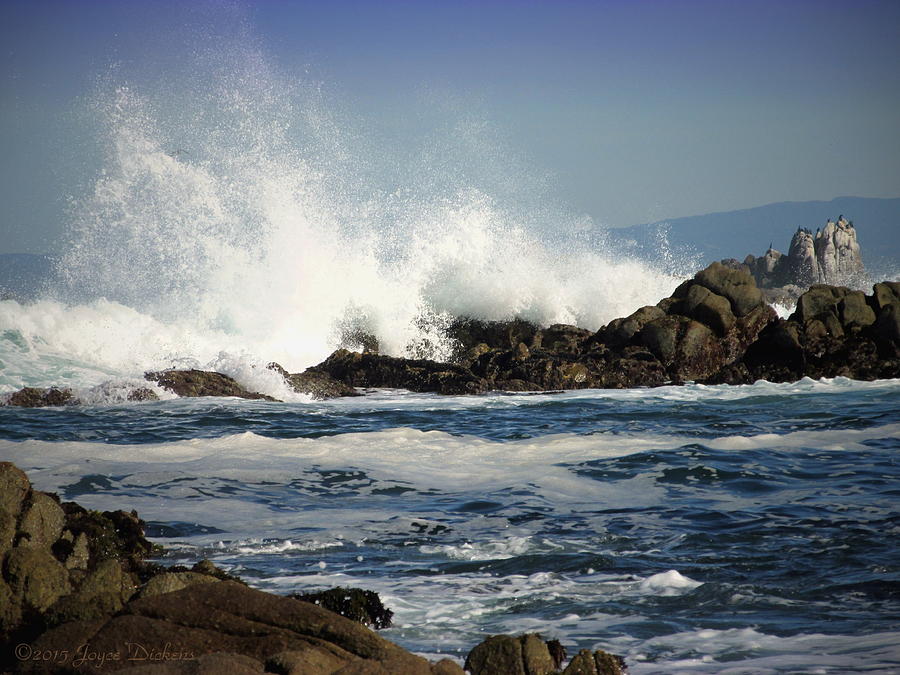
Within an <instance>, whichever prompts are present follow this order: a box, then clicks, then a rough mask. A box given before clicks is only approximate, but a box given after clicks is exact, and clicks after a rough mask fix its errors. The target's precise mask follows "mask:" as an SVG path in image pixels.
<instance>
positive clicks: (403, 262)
mask: <svg viewBox="0 0 900 675" xmlns="http://www.w3.org/2000/svg"><path fill="white" fill-rule="evenodd" d="M251 44H252V42H251ZM213 54H214V55H213ZM166 75H167V77H166V79H165V82H164V84H163V83H153V82H149V83H148V82H142V83H141V84H133V83H128V82H127V81H124V80H126V79H127V78H124V77H122V76H121V74H120V73H118V72H115V71H114V72H113V73H112V74H111V75H110V76H109V77H107V78H104V80H103V83H102V84H101V85H100V86H99V87H98V92H97V93H96V95H95V96H94V97H93V99H92V103H91V113H92V115H94V116H95V118H96V120H97V128H98V140H99V142H100V143H101V144H102V145H103V147H104V151H105V164H104V168H103V170H102V172H101V173H100V175H99V176H98V177H97V179H96V181H95V182H94V184H93V186H92V188H91V189H90V190H89V191H88V192H87V194H85V195H82V196H80V197H77V198H76V199H75V200H74V207H73V213H72V226H71V228H70V231H69V236H68V239H69V241H68V244H67V247H66V253H65V254H64V255H63V256H61V259H60V261H59V265H58V272H59V276H60V279H61V280H62V285H61V288H60V289H59V290H58V293H57V300H58V301H59V302H60V303H62V304H61V305H60V307H59V308H57V309H55V310H54V311H55V312H57V313H63V314H66V312H68V315H67V316H66V317H65V318H63V319H61V322H60V323H61V324H66V327H65V331H64V332H65V333H66V335H67V336H68V337H67V339H66V341H65V346H64V347H62V346H60V348H61V349H62V348H64V349H67V350H68V351H69V352H70V353H73V354H77V355H79V357H80V358H85V359H88V360H89V361H90V362H92V363H96V364H98V365H101V366H103V367H104V368H112V369H114V370H115V369H119V368H122V369H124V370H127V371H129V373H133V372H136V371H137V370H139V369H140V368H155V367H166V366H171V365H178V364H181V363H185V362H190V363H192V364H196V365H200V366H201V367H202V366H203V365H209V364H211V363H214V362H218V363H221V362H223V361H228V360H229V359H228V358H223V357H222V353H223V352H225V353H226V354H230V355H238V356H239V358H243V359H244V360H245V361H246V362H248V363H253V364H256V363H262V362H265V361H269V360H277V361H279V362H281V363H282V364H283V365H285V366H286V367H287V368H289V369H291V370H299V369H301V368H303V367H306V366H309V365H312V364H313V363H316V362H318V361H319V360H321V359H322V358H324V357H325V356H327V354H328V353H329V352H330V351H331V350H332V349H334V348H335V347H336V346H337V345H338V344H339V343H340V341H341V336H342V335H346V334H347V333H348V331H349V332H351V333H352V332H356V333H360V332H369V333H372V334H374V335H375V336H376V337H377V339H378V341H379V344H380V346H381V349H382V350H383V351H384V352H387V353H390V354H395V355H414V356H428V357H432V358H442V357H445V356H446V355H447V354H448V353H449V349H450V347H451V345H450V344H449V343H448V341H447V339H446V337H445V336H444V333H443V328H444V327H445V326H446V324H447V322H448V321H449V320H450V319H451V318H452V317H453V316H459V315H467V316H473V317H477V318H482V319H510V318H513V317H522V318H525V319H528V320H531V321H534V322H537V323H540V324H545V325H546V324H552V323H572V324H577V325H580V326H583V327H586V328H590V329H597V328H599V327H600V326H602V325H603V324H605V323H606V322H607V321H609V320H610V319H612V318H614V317H617V316H623V315H626V314H628V313H630V312H631V311H633V310H634V309H636V308H637V307H639V306H641V305H643V304H649V303H653V302H656V301H657V300H659V299H660V298H661V297H664V296H665V295H667V294H668V293H669V292H670V291H671V290H672V289H673V288H674V286H675V285H676V284H677V282H678V276H679V275H678V274H677V273H673V270H671V269H669V270H665V271H664V270H663V269H662V268H661V267H658V266H651V265H650V264H647V263H644V262H641V261H640V260H637V259H628V258H622V257H615V256H614V255H612V254H607V253H605V252H604V250H602V249H601V248H600V247H599V246H598V244H597V242H598V238H597V237H596V234H595V233H594V235H593V236H592V237H588V236H584V232H585V231H586V230H590V229H591V228H590V223H589V222H588V223H587V224H586V223H585V219H584V217H583V216H576V215H573V214H572V213H570V212H567V211H566V210H565V209H559V208H556V206H555V205H553V204H548V203H544V204H538V205H535V202H534V199H533V198H532V197H531V196H529V195H528V194H526V193H524V192H523V193H522V194H521V195H520V197H521V199H519V198H517V197H516V195H515V191H513V192H512V193H510V192H509V191H503V190H501V191H499V192H498V193H492V192H491V190H490V188H491V187H492V183H491V181H490V180H485V179H484V176H485V175H488V174H491V173H492V172H493V174H495V175H494V178H495V179H497V180H496V181H495V182H494V183H493V184H494V185H496V184H497V183H498V182H502V183H503V184H504V185H505V186H507V187H508V186H509V185H510V184H515V181H516V176H515V168H512V167H513V166H514V163H513V162H510V163H506V162H504V161H502V159H498V156H497V153H502V152H503V151H502V150H501V149H497V150H496V152H494V153H493V155H491V156H490V161H489V162H488V163H489V164H490V167H488V168H485V167H476V169H477V170H473V171H467V170H466V168H465V166H460V165H459V164H453V165H446V162H444V160H446V159H447V158H456V159H457V160H458V161H460V162H461V160H460V159H459V158H460V157H461V156H465V155H466V153H465V152H463V151H452V149H448V148H451V146H452V143H453V142H454V139H456V138H459V139H460V140H459V142H460V143H464V144H465V143H469V144H471V143H473V142H476V141H478V140H479V136H478V134H479V133H480V131H479V129H480V127H479V125H478V124H476V123H472V122H471V120H461V121H460V124H459V125H457V126H456V127H455V128H452V129H451V132H452V133H451V134H450V135H449V136H447V137H441V138H439V139H437V140H436V138H435V137H434V136H432V137H430V138H427V139H425V140H424V141H423V142H422V146H421V147H420V148H416V149H413V150H409V152H407V153H406V157H407V159H408V164H407V165H406V166H398V167H395V168H394V169H393V170H391V169H389V168H388V167H390V165H391V163H392V162H394V160H395V159H396V156H397V155H396V152H394V151H393V150H392V149H390V148H382V149H381V150H379V149H378V147H377V143H375V141H373V140H372V139H366V138H365V137H364V135H363V134H361V132H359V131H358V130H357V129H355V128H354V127H353V126H352V125H348V124H347V123H346V122H344V121H342V120H341V119H340V114H339V112H340V110H341V106H340V105H336V104H334V103H331V102H329V101H328V100H327V97H326V96H325V95H324V94H323V93H322V87H321V86H320V85H317V84H316V83H310V82H306V81H297V80H294V79H291V78H288V77H286V76H284V75H281V74H279V73H278V72H276V69H275V68H274V67H273V66H272V65H271V64H270V63H269V61H268V59H267V58H266V57H265V55H264V54H263V53H262V52H261V51H259V50H257V49H255V48H254V47H252V46H246V45H244V44H241V45H234V46H232V47H231V48H230V49H224V50H223V49H221V46H220V48H219V49H218V51H217V52H215V53H213V52H209V53H205V52H202V50H201V52H200V53H199V54H196V55H194V57H193V60H192V61H191V62H189V63H185V65H184V67H183V72H178V73H172V72H167V73H166ZM461 127H466V128H467V130H466V132H465V133H458V132H459V131H460V128H461ZM436 133H437V132H436ZM482 140H483V139H482ZM445 151H446V152H445ZM439 153H442V154H439ZM481 155H482V156H483V157H485V156H486V153H485V151H484V150H482V152H481ZM507 165H508V168H507V169H504V167H507ZM503 171H505V172H506V173H504V175H502V176H499V177H498V176H496V174H497V173H498V172H503ZM373 176H374V177H373ZM522 182H523V184H524V185H526V186H529V185H531V183H529V181H528V180H525V179H523V181H522ZM385 186H389V187H390V189H386V187H385ZM101 298H102V299H103V300H101ZM92 303H93V304H92ZM97 303H104V304H101V305H98V304H97ZM86 306H88V307H93V308H94V314H96V312H98V311H100V312H102V311H103V308H106V309H107V310H108V313H107V315H106V316H104V317H103V319H102V321H101V322H102V323H103V324H104V329H103V330H99V331H98V330H97V321H98V319H97V318H96V316H94V317H93V318H83V317H82V318H79V310H77V309H76V308H78V307H86ZM65 307H69V308H71V309H69V310H66V309H64V308H65ZM23 311H26V310H23ZM80 311H81V314H85V312H84V310H80ZM88 313H90V312H88ZM133 314H137V315H139V316H140V319H139V320H134V317H133ZM129 316H131V318H129ZM84 321H87V324H85V323H84ZM13 323H15V322H13ZM22 323H27V322H23V321H19V324H22ZM12 328H14V329H17V330H18V329H20V328H22V326H21V325H15V326H12ZM79 332H82V333H83V338H84V341H85V342H88V341H89V342H90V344H89V345H88V344H84V345H79V344H78V342H79V338H78V337H77V335H78V333H79ZM57 337H58V336H57V335H54V334H53V331H50V333H48V334H43V335H42V336H41V338H42V340H44V341H45V342H46V343H47V345H49V346H48V349H50V348H52V347H54V345H57V343H58V342H59V341H58V339H57ZM57 346H59V345H57ZM241 370H242V368H236V371H238V372H239V371H241ZM243 370H246V369H243Z"/></svg>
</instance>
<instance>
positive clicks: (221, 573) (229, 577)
mask: <svg viewBox="0 0 900 675" xmlns="http://www.w3.org/2000/svg"><path fill="white" fill-rule="evenodd" d="M191 572H194V573H196V574H205V575H206V576H208V577H214V578H215V579H218V580H219V581H236V582H238V583H239V584H244V585H245V586H246V585H247V584H246V583H244V580H243V579H241V578H240V577H236V576H235V575H233V574H229V573H228V572H226V571H225V570H223V569H221V568H219V567H216V566H215V565H213V564H212V563H211V562H210V561H209V560H206V559H204V560H201V561H200V562H198V563H196V564H195V565H194V566H193V567H192V568H191Z"/></svg>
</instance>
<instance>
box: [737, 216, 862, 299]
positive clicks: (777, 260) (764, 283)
mask: <svg viewBox="0 0 900 675" xmlns="http://www.w3.org/2000/svg"><path fill="white" fill-rule="evenodd" d="M723 262H727V264H729V265H730V266H733V267H744V268H745V269H747V270H748V271H749V272H750V273H751V274H752V275H753V277H754V278H755V279H756V283H757V285H758V286H759V287H760V288H761V289H763V290H764V291H766V295H767V297H768V298H769V299H770V301H775V300H780V299H782V298H783V299H786V300H787V299H790V300H796V299H797V297H799V295H800V294H801V293H802V292H803V291H805V290H806V289H807V288H809V287H810V286H812V285H813V284H830V285H836V286H859V285H861V284H862V283H864V282H865V278H866V273H865V268H864V266H863V262H862V254H861V252H860V247H859V242H858V241H857V237H856V229H855V228H854V227H853V223H852V221H848V220H846V219H845V218H844V216H839V217H838V219H837V222H833V221H831V220H829V221H828V222H827V223H826V225H825V227H824V228H822V229H821V230H819V229H817V230H816V232H815V234H813V232H812V231H811V230H808V229H805V228H799V229H798V230H797V231H796V232H795V233H794V236H793V238H792V239H791V244H790V248H789V249H788V253H787V255H783V254H782V253H780V252H779V251H776V250H775V249H774V248H772V247H771V246H770V247H769V250H768V251H766V253H765V255H763V256H762V257H760V258H756V257H754V256H752V255H748V256H747V257H746V258H745V259H744V262H743V265H741V264H740V263H738V262H737V261H735V260H731V261H723Z"/></svg>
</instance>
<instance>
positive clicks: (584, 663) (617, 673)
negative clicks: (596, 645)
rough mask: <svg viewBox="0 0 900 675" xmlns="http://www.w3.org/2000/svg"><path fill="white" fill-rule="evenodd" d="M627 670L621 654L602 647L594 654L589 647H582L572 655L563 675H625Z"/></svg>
mask: <svg viewBox="0 0 900 675" xmlns="http://www.w3.org/2000/svg"><path fill="white" fill-rule="evenodd" d="M627 670H628V669H627V668H626V667H625V659H623V658H622V657H621V656H618V655H616V654H610V653H609V652H605V651H603V650H602V649H598V650H597V651H595V652H594V653H593V654H592V653H591V652H590V651H588V650H587V649H582V650H580V651H579V652H578V653H577V654H576V655H575V656H573V657H572V660H571V661H570V662H569V665H568V666H566V669H565V670H564V671H563V675H625V673H626V672H627Z"/></svg>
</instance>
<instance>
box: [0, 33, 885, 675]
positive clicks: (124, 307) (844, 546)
mask: <svg viewBox="0 0 900 675" xmlns="http://www.w3.org/2000/svg"><path fill="white" fill-rule="evenodd" d="M191 37H192V43H191V50H190V54H187V55H185V58H184V59H183V63H182V66H181V68H180V69H174V70H173V69H172V68H171V67H169V68H167V69H166V70H165V72H163V73H160V74H159V75H158V77H156V78H154V77H151V76H148V75H147V73H146V72H144V71H141V72H140V73H138V74H135V73H128V72H126V71H127V66H123V65H119V66H117V67H116V68H114V69H112V70H111V71H110V72H109V73H106V74H105V75H104V76H103V77H100V78H98V84H97V86H96V90H95V91H93V92H89V93H87V94H86V95H85V97H84V99H83V104H84V110H83V111H82V112H83V114H84V115H85V116H86V117H87V118H88V119H91V120H93V123H94V127H95V138H94V139H93V140H94V141H95V143H96V148H97V152H98V153H99V154H100V155H102V156H103V158H104V160H103V167H102V170H101V171H100V172H98V174H97V175H96V176H93V177H91V180H89V181H87V183H86V185H85V186H84V189H82V190H80V191H78V192H76V193H75V194H73V195H72V199H71V204H72V207H71V213H70V219H69V226H68V229H67V231H66V235H65V238H64V241H62V242H59V246H58V250H59V251H60V254H59V256H58V257H57V259H56V264H55V269H54V271H53V274H52V275H51V276H50V277H48V279H47V280H46V283H45V284H44V285H43V287H42V288H37V289H34V293H33V294H30V295H32V296H34V297H37V298H39V299H37V300H33V301H28V302H20V301H17V300H14V299H7V300H2V301H0V396H3V395H5V394H8V393H10V392H12V391H15V390H17V389H19V388H21V387H23V386H36V387H48V386H67V387H70V388H72V389H73V390H74V391H75V394H76V395H77V397H78V399H79V400H80V401H81V404H80V405H76V406H70V407H65V408H48V409H37V410H27V409H17V408H8V407H0V459H2V460H10V461H13V462H15V463H16V464H18V465H19V466H21V467H22V468H23V469H25V470H26V471H27V472H28V474H29V476H30V478H31V480H32V481H33V482H34V484H35V486H36V487H37V488H38V489H41V490H49V491H55V492H57V493H58V494H59V495H60V497H61V498H63V499H65V500H76V501H78V502H79V503H81V504H83V505H84V506H86V507H89V508H96V509H119V508H122V509H132V508H134V509H137V510H138V512H139V513H140V514H141V516H142V517H143V518H144V519H145V520H146V521H147V522H148V535H149V536H150V537H151V538H152V539H153V540H155V541H157V542H159V543H161V544H163V545H164V546H165V547H166V548H167V551H168V552H167V553H166V555H165V558H164V560H163V561H164V562H169V563H172V564H176V563H181V562H193V561H196V560H197V559H198V558H201V557H207V558H210V559H211V560H213V561H214V562H215V563H216V564H218V565H220V566H222V567H224V568H226V569H228V570H229V571H231V572H233V573H236V574H239V575H240V576H242V577H243V578H244V579H246V580H247V581H248V582H249V583H250V584H252V585H253V586H256V587H259V588H263V589H266V590H270V591H273V592H276V593H289V592H292V591H304V590H314V589H321V588H328V587H332V586H336V585H352V586H359V587H363V588H367V589H372V590H375V591H377V592H378V593H379V594H380V595H381V597H382V599H383V600H384V601H385V603H386V604H387V605H388V606H389V607H390V608H391V609H393V611H394V612H395V616H394V619H395V626H394V627H392V628H390V629H388V630H385V631H384V635H385V636H386V637H387V638H388V639H391V640H393V641H395V642H397V643H399V644H401V645H403V646H405V647H408V648H409V649H411V650H413V651H415V652H418V653H421V654H423V655H426V656H430V657H437V656H447V655H449V656H451V657H454V658H458V659H462V658H464V656H465V654H466V652H467V651H468V650H469V649H471V648H472V647H473V646H474V645H475V644H477V643H478V642H479V641H480V640H482V639H483V638H484V637H485V636H487V635H489V634H494V633H501V632H502V633H520V632H523V631H537V632H540V633H541V634H542V635H544V636H545V637H546V638H557V639H559V640H560V641H561V642H562V643H563V644H564V645H565V646H566V647H567V648H568V649H569V651H570V653H572V652H574V651H575V650H577V649H578V648H582V647H584V648H603V649H607V650H610V651H613V652H616V653H619V654H622V655H623V656H624V657H625V658H626V659H627V661H628V663H629V666H630V669H631V672H632V673H667V674H670V675H671V674H673V673H770V672H771V673H777V672H784V673H787V672H790V673H850V672H865V673H888V672H897V671H898V670H900V592H898V589H900V586H898V579H900V562H898V561H900V556H898V546H897V540H898V534H900V516H898V508H897V504H898V498H900V482H898V477H900V466H898V462H897V459H896V454H897V449H898V447H900V382H898V381H886V382H873V383H861V382H851V381H848V380H842V379H836V380H827V381H810V380H803V381H801V382H797V383H793V384H777V385H776V384H770V383H765V382H760V383H757V384H754V385H752V386H743V387H729V386H721V387H704V386H699V385H686V386H682V387H662V388H658V389H633V390H624V391H596V390H584V391H576V392H566V393H556V394H548V393H536V394H507V393H503V392H497V393H493V394H487V395H483V396H473V397H439V396H433V395H418V394H410V393H408V392H402V391H389V390H378V391H372V392H368V393H367V395H366V396H365V397H361V398H352V399H339V400H332V401H326V402H322V401H312V400H310V399H309V398H308V397H307V396H305V395H300V394H296V393H293V392H291V391H288V390H287V389H286V387H285V385H284V382H283V381H282V380H281V379H280V377H279V376H277V375H276V374H275V373H274V372H273V371H271V370H268V369H267V368H266V367H265V365H266V364H267V363H268V362H270V361H273V360H274V361H278V362H279V363H281V364H282V365H283V366H284V367H286V368H287V369H289V370H290V371H292V372H296V371H299V370H301V369H303V368H305V367H307V366H310V365H313V364H315V363H317V362H319V361H321V360H322V359H324V358H325V357H326V356H327V355H328V354H329V353H330V352H331V351H332V350H333V349H334V348H336V347H337V346H340V345H341V344H345V343H347V340H348V336H352V334H353V333H354V332H358V331H366V332H370V333H372V334H374V335H375V336H377V338H378V340H379V343H380V346H381V349H382V351H383V352H384V353H389V354H394V355H399V356H417V357H420V356H428V357H432V358H442V357H445V356H446V355H447V354H448V352H449V349H450V348H451V347H452V345H451V344H450V343H449V342H448V340H447V338H446V337H445V335H444V332H443V328H444V327H445V326H446V324H447V322H448V321H450V320H451V319H452V317H454V316H460V315H465V316H472V317H477V318H482V319H495V320H500V319H510V318H513V317H522V318H525V319H529V320H532V321H535V322H537V323H541V324H544V325H549V324H552V323H556V322H564V323H572V324H577V325H580V326H583V327H586V328H590V329H597V328H599V327H600V326H602V325H604V324H605V323H607V322H608V321H609V320H610V319H612V318H615V317H619V316H625V315H627V314H629V313H631V312H632V311H634V310H635V309H637V308H638V307H640V306H642V305H646V304H654V303H656V302H657V301H658V300H660V299H661V298H663V297H665V296H667V295H669V294H670V293H671V291H672V290H673V289H674V288H675V287H676V286H677V284H678V283H679V282H680V281H681V280H682V279H684V278H685V277H687V276H689V275H691V274H693V273H694V272H695V271H696V270H695V265H694V263H693V261H691V260H688V259H684V258H683V257H679V258H677V259H676V258H674V257H673V256H672V255H671V254H670V253H669V252H668V248H667V246H666V243H665V238H664V237H662V236H661V239H660V241H659V247H658V251H657V255H655V256H651V258H650V259H636V258H634V257H629V256H628V255H627V254H626V253H625V252H623V251H617V250H614V249H613V248H611V247H610V246H609V245H608V244H607V243H606V242H605V240H604V237H603V230H602V228H600V227H599V226H598V225H597V224H596V223H593V222H591V221H590V219H585V218H584V217H583V216H580V215H578V214H574V213H572V212H571V211H570V210H569V209H567V208H565V207H564V206H560V205H559V204H558V203H557V202H556V201H555V200H554V199H553V196H552V192H553V191H552V189H550V188H548V187H547V185H546V183H545V181H544V179H543V178H542V177H541V176H540V175H535V172H533V171H532V170H530V169H529V168H528V167H527V165H523V164H522V163H520V162H518V161H517V158H516V154H515V153H514V152H510V151H509V150H508V149H507V148H505V146H504V144H503V142H502V137H500V138H498V137H497V135H496V134H495V133H494V132H493V131H492V130H491V129H492V127H491V125H490V124H486V123H485V121H484V120H483V119H480V118H479V117H478V116H477V115H474V114H471V113H469V112H467V111H465V110H464V111H463V113H461V114H459V115H453V116H451V117H450V118H448V119H444V120H443V122H442V123H441V124H437V125H423V127H427V129H428V131H426V132H423V133H422V134H421V137H420V138H416V139H412V140H410V142H409V143H408V144H405V145H404V147H402V148H397V147H396V146H394V145H392V144H390V143H385V142H383V141H380V140H379V138H378V134H370V133H367V130H366V128H365V126H364V125H363V126H362V127H359V126H357V125H355V123H354V122H353V116H352V115H348V114H346V112H345V111H344V109H343V107H342V106H341V105H335V104H334V101H331V100H329V97H328V95H327V94H325V93H323V91H324V90H325V89H327V88H323V87H322V86H321V83H315V82H312V83H310V82H307V81H305V80H303V78H300V77H296V76H295V74H292V73H283V72H280V71H279V69H278V68H277V67H276V66H275V65H273V64H272V63H271V62H270V60H269V59H268V58H267V57H266V54H265V53H264V52H262V51H261V50H259V49H257V48H256V47H254V44H255V43H254V41H253V40H247V39H243V37H242V38H241V39H240V40H238V41H237V42H234V41H231V42H229V41H228V40H225V41H223V40H219V39H215V40H210V41H207V42H204V41H203V40H202V39H201V38H202V36H198V35H193V34H192V36H191ZM170 65H171V64H170ZM500 136H502V134H501V135H500ZM84 142H85V141H84V139H79V144H81V143H84ZM79 147H80V145H79ZM538 173H539V172H538ZM169 367H199V368H205V369H211V370H217V371H219V372H223V373H226V374H228V375H231V376H233V377H235V378H236V379H237V380H238V381H239V382H240V383H241V384H243V385H244V386H246V387H248V388H250V389H253V390H256V391H262V392H265V393H268V394H272V395H273V396H275V397H276V398H279V399H281V400H282V401H283V402H280V403H268V402H262V401H243V400H235V399H179V398H177V397H175V396H173V395H171V394H168V393H167V392H164V391H161V390H159V389H157V393H159V395H160V397H161V400H160V401H156V402H146V403H130V402H128V401H127V397H128V393H129V392H130V391H132V390H133V389H134V388H136V387H139V386H147V383H146V382H144V381H143V379H142V376H143V373H144V372H145V371H147V370H156V369H161V368H169Z"/></svg>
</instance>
